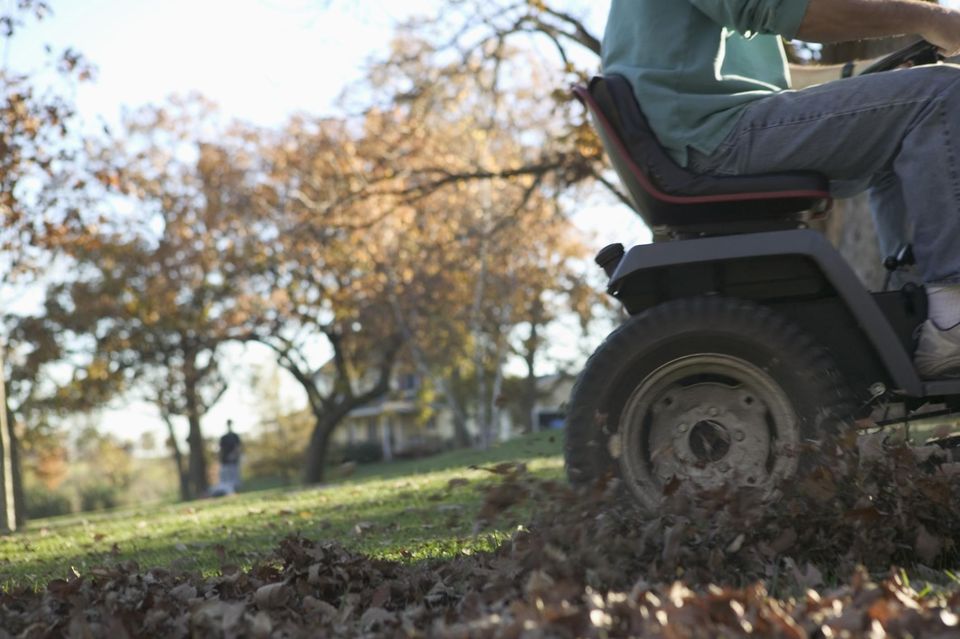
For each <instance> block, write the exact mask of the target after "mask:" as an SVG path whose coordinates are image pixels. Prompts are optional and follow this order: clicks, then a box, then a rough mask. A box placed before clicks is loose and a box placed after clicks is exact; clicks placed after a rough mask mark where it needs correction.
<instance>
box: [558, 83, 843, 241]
mask: <svg viewBox="0 0 960 639" xmlns="http://www.w3.org/2000/svg"><path fill="white" fill-rule="evenodd" d="M575 91H576V93H577V95H578V96H579V97H580V98H581V100H583V101H584V102H585V103H586V104H587V106H588V108H589V109H590V110H591V112H592V114H593V116H594V119H595V121H596V123H597V128H598V132H599V134H600V137H601V139H602V140H603V143H604V146H605V147H606V149H607V152H608V155H609V156H610V158H611V161H612V162H613V165H614V168H615V169H616V170H617V173H618V174H619V175H620V178H621V180H622V181H623V183H624V185H625V186H626V187H627V189H628V191H629V192H630V196H631V199H632V200H633V201H634V203H635V205H636V207H637V209H638V210H639V211H640V213H641V214H642V215H643V217H644V219H645V220H646V221H647V223H648V225H650V226H684V225H690V224H702V223H722V222H725V221H735V220H741V221H749V220H772V219H782V220H792V219H798V218H799V214H800V213H803V212H805V211H809V210H823V209H826V208H828V207H829V201H830V199H829V198H830V194H829V182H828V180H827V179H826V178H825V177H824V176H822V175H820V174H817V173H812V172H791V173H772V174H766V175H749V176H736V177H727V176H723V177H718V176H710V175H698V174H696V173H692V172H691V171H688V170H687V169H685V168H683V167H681V166H679V165H677V163H676V162H674V161H673V159H672V158H671V157H670V156H669V154H667V152H666V150H664V148H663V147H662V146H661V145H660V143H659V141H658V140H657V138H656V135H655V134H654V133H653V131H652V129H651V128H650V125H649V124H648V123H647V119H646V117H644V115H643V112H642V111H641V109H640V106H639V104H638V103H637V100H636V97H635V96H634V93H633V89H632V87H631V86H630V84H629V82H628V81H627V80H626V79H625V78H623V77H621V76H616V75H610V76H600V77H597V78H594V79H593V81H592V82H591V83H590V87H589V90H588V91H586V90H584V89H583V88H582V87H581V88H579V89H577V90H575Z"/></svg>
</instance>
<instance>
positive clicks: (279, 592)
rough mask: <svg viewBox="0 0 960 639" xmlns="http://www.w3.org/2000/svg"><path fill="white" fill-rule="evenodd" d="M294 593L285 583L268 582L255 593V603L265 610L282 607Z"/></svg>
mask: <svg viewBox="0 0 960 639" xmlns="http://www.w3.org/2000/svg"><path fill="white" fill-rule="evenodd" d="M292 594H293V593H292V592H291V590H290V588H289V587H288V586H287V585H286V584H285V583H275V584H267V585H266V586H260V587H259V588H257V592H256V593H255V594H254V595H253V603H254V604H256V605H257V607H258V608H261V609H264V610H269V609H272V608H282V607H283V606H285V605H287V602H288V601H290V596H291V595H292Z"/></svg>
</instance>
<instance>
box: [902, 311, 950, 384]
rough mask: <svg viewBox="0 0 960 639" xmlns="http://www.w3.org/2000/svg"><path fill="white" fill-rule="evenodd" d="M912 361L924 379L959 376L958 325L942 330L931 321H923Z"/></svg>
mask: <svg viewBox="0 0 960 639" xmlns="http://www.w3.org/2000/svg"><path fill="white" fill-rule="evenodd" d="M913 362H914V364H916V366H917V372H918V373H920V377H923V378H924V379H936V378H938V377H960V326H954V327H953V328H951V329H949V330H946V331H942V330H940V329H939V328H937V326H936V324H934V323H933V322H932V321H930V320H927V321H926V322H924V324H923V326H922V327H921V328H920V340H919V342H918V343H917V351H916V352H915V353H914V354H913Z"/></svg>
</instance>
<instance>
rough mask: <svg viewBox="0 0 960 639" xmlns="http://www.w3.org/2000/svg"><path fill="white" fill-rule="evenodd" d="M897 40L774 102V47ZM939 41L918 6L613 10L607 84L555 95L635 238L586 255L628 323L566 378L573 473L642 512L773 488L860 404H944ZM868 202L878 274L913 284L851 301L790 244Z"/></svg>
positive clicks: (957, 160)
mask: <svg viewBox="0 0 960 639" xmlns="http://www.w3.org/2000/svg"><path fill="white" fill-rule="evenodd" d="M905 34H915V35H918V36H920V37H921V38H923V40H921V41H920V42H918V43H917V44H916V45H912V46H910V47H908V48H907V49H904V50H902V51H900V52H898V53H896V54H893V55H892V56H889V57H888V58H886V59H884V60H881V61H879V62H877V63H875V64H873V65H872V66H870V67H869V68H867V69H854V68H851V65H845V66H844V68H843V69H842V71H841V69H840V68H837V69H819V70H816V71H814V73H819V76H818V77H819V78H823V77H824V74H825V73H830V74H832V75H833V77H834V78H836V79H837V81H831V82H825V83H821V84H815V85H813V86H810V87H809V88H805V89H802V90H791V89H790V73H789V69H788V65H787V63H786V57H785V54H784V48H783V44H782V39H781V37H786V38H793V37H798V38H801V39H803V40H806V41H813V42H825V41H836V40H855V39H860V38H869V37H883V36H892V35H905ZM958 50H960V12H957V11H953V10H950V9H946V8H943V7H940V6H937V5H936V4H929V3H924V2H919V1H918V2H914V1H908V0H670V2H665V1H664V0H613V3H612V8H611V15H610V20H609V22H608V26H607V31H606V35H605V38H604V44H603V58H604V74H605V75H604V76H601V77H598V78H595V79H594V80H593V81H592V83H591V84H590V86H589V87H578V88H577V89H576V90H575V91H576V94H577V96H578V97H579V99H580V100H581V101H582V102H583V103H584V104H585V105H586V106H587V107H588V109H589V111H590V113H591V114H592V116H593V119H594V122H595V125H596V128H597V130H598V133H599V135H600V137H601V139H602V141H603V144H604V147H605V148H606V150H607V152H608V155H609V157H610V159H611V161H612V164H613V167H614V168H615V169H616V171H617V173H618V175H619V177H620V179H621V182H622V184H623V186H624V187H625V190H626V192H627V194H628V196H629V198H630V199H631V201H632V203H633V204H634V207H635V208H636V210H637V211H638V212H639V213H640V214H641V215H642V217H643V219H644V220H645V222H646V223H647V225H648V226H649V227H650V228H651V230H652V231H653V233H654V237H655V238H656V240H657V242H656V243H654V244H651V245H646V246H637V247H635V248H633V249H631V250H629V251H625V250H624V248H623V246H622V245H614V246H610V247H607V248H606V249H604V250H603V251H602V252H601V253H600V255H598V257H597V262H598V263H599V264H600V265H601V266H602V267H603V268H604V270H605V271H606V273H607V275H608V276H609V278H610V281H609V287H608V291H609V293H610V294H611V295H613V296H614V297H616V298H617V299H618V300H619V301H620V302H621V303H622V304H623V305H624V307H625V308H626V310H627V311H628V312H629V314H630V315H631V319H629V320H628V321H627V322H626V323H625V324H623V325H622V326H621V327H620V328H619V329H618V330H616V331H615V332H614V333H613V334H612V335H610V336H609V337H608V338H607V340H606V341H605V343H604V344H603V345H602V346H601V347H600V348H599V349H598V350H597V352H596V353H595V354H594V355H593V356H592V357H591V358H590V360H589V362H588V363H587V365H586V368H585V370H584V371H583V373H582V374H581V375H580V378H579V380H578V382H577V384H576V386H575V388H574V391H573V394H572V397H571V400H570V404H569V406H568V415H567V434H566V446H565V452H566V464H567V473H568V476H569V478H570V479H571V481H573V482H574V483H575V484H588V483H594V482H597V481H600V480H604V479H606V478H612V477H616V478H619V480H620V482H621V484H622V485H623V486H624V487H626V488H627V489H629V491H630V492H631V493H632V495H633V496H634V497H635V498H636V501H637V502H638V503H639V504H640V505H641V506H642V507H644V508H645V509H648V510H650V511H656V510H657V508H658V507H659V506H660V505H661V503H662V500H663V499H664V496H665V494H666V493H669V492H672V491H674V490H676V489H677V487H678V486H679V487H683V488H685V489H687V490H693V491H695V492H696V491H702V492H706V491H717V490H723V489H727V488H735V489H737V488H745V487H749V488H750V489H751V490H753V491H754V494H759V495H763V496H773V495H776V494H777V491H778V487H779V486H781V485H782V483H783V482H784V481H785V480H786V479H788V478H790V477H792V476H794V475H796V474H797V473H798V472H799V473H802V472H803V470H804V468H803V463H802V461H801V460H802V458H803V456H802V454H801V452H800V451H802V450H803V449H804V448H805V447H810V446H815V445H816V444H817V442H818V441H820V440H821V439H822V438H823V437H824V435H825V433H828V432H829V433H835V432H837V429H838V428H849V427H852V426H853V423H854V421H855V420H856V419H859V418H863V417H866V416H869V415H870V414H871V413H874V412H876V409H877V407H885V410H886V412H888V414H889V411H890V410H893V409H896V410H897V411H898V414H900V415H902V419H909V418H910V417H911V416H913V415H916V414H918V413H922V414H924V415H926V416H930V415H931V414H939V415H943V414H947V413H953V412H960V67H955V66H953V65H948V64H937V61H938V60H940V59H942V57H943V56H945V55H954V54H956V53H957V52H958ZM861 66H863V65H861ZM905 66H912V67H915V68H909V69H903V68H902V67H905ZM853 71H859V73H857V74H854V73H853ZM881 71H884V72H883V73H881ZM851 76H853V77H851ZM841 77H843V78H844V79H840V78H841ZM868 188H869V189H870V191H871V204H872V207H873V209H874V214H875V219H876V221H877V226H878V233H879V235H880V239H881V244H885V245H887V246H906V244H905V240H906V236H907V235H908V233H909V235H910V236H911V237H912V243H913V244H912V250H910V249H909V248H903V249H901V250H899V251H895V252H894V254H893V255H892V256H891V258H889V259H888V261H887V263H886V266H887V267H888V268H890V269H891V270H896V269H898V268H900V267H902V266H905V265H908V264H909V263H912V262H913V258H914V256H915V259H916V265H917V269H918V271H919V273H920V274H921V276H922V278H923V281H924V282H925V286H916V285H907V286H905V287H904V288H902V289H901V290H897V291H882V292H875V293H870V292H868V291H867V290H866V289H865V288H864V287H863V285H862V284H861V283H860V281H859V280H858V278H857V277H856V275H855V274H854V272H853V271H852V269H851V268H850V266H849V265H848V264H847V263H846V262H845V261H844V259H843V258H842V257H841V256H840V254H839V253H838V252H837V251H836V250H835V249H834V248H833V247H832V246H831V245H830V244H829V243H828V242H827V241H826V239H825V238H824V237H823V236H822V235H821V234H820V233H819V232H817V231H813V230H809V228H808V225H809V224H810V222H812V221H814V220H817V219H819V218H822V217H823V216H824V215H826V213H827V212H828V211H829V209H830V206H831V203H832V197H835V196H847V195H852V194H854V193H856V192H858V191H863V190H866V189H868ZM933 411H937V412H933ZM880 425H883V421H882V419H881V421H880Z"/></svg>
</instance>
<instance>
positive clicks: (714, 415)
mask: <svg viewBox="0 0 960 639" xmlns="http://www.w3.org/2000/svg"><path fill="white" fill-rule="evenodd" d="M708 412H709V413H710V417H716V416H717V415H719V414H720V411H718V410H717V409H716V408H711V409H710V410H709V411H708Z"/></svg>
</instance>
